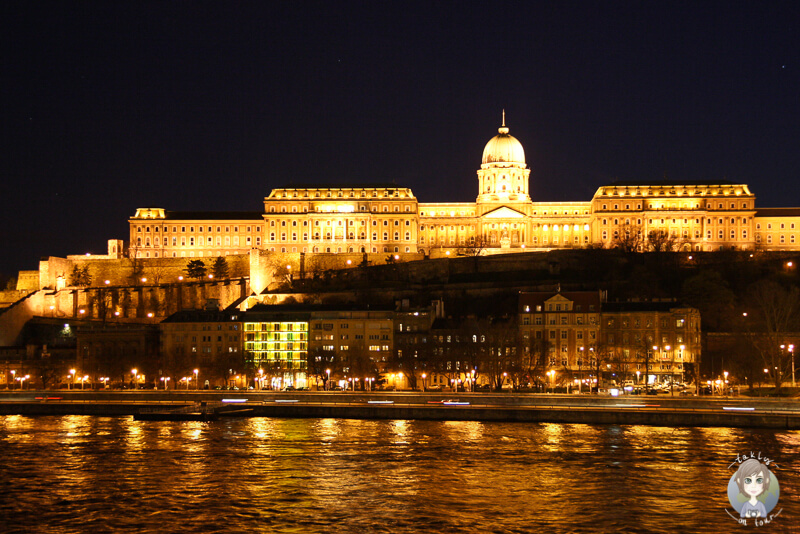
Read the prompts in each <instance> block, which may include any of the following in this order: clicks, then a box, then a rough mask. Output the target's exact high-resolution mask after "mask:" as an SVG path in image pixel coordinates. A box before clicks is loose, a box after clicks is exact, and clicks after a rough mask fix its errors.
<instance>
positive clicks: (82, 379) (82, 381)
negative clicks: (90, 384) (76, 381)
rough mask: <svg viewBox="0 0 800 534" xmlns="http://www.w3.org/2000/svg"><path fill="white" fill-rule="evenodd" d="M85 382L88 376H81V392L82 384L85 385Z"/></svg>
mask: <svg viewBox="0 0 800 534" xmlns="http://www.w3.org/2000/svg"><path fill="white" fill-rule="evenodd" d="M87 380H89V375H83V377H82V378H81V391H83V384H85V383H86V381H87Z"/></svg>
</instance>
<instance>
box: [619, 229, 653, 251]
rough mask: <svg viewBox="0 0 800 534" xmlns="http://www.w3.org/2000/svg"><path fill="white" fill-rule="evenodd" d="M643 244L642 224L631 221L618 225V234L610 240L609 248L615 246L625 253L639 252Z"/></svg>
mask: <svg viewBox="0 0 800 534" xmlns="http://www.w3.org/2000/svg"><path fill="white" fill-rule="evenodd" d="M651 233H652V232H651ZM644 245H645V237H644V233H643V231H642V226H641V225H639V224H631V223H625V224H623V225H622V226H620V229H619V234H618V235H617V236H616V237H615V238H614V240H613V241H612V242H611V248H616V249H619V250H621V251H622V252H626V253H628V252H641V251H642V249H643V248H644Z"/></svg>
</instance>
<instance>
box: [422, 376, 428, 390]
mask: <svg viewBox="0 0 800 534" xmlns="http://www.w3.org/2000/svg"><path fill="white" fill-rule="evenodd" d="M426 376H427V375H426V374H425V373H422V392H423V393H425V377H426Z"/></svg>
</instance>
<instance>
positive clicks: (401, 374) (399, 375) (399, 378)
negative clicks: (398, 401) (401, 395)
mask: <svg viewBox="0 0 800 534" xmlns="http://www.w3.org/2000/svg"><path fill="white" fill-rule="evenodd" d="M397 380H398V382H402V381H403V372H402V371H401V372H399V373H397ZM398 385H399V384H398ZM399 389H400V388H399V387H398V388H397V390H398V391H399Z"/></svg>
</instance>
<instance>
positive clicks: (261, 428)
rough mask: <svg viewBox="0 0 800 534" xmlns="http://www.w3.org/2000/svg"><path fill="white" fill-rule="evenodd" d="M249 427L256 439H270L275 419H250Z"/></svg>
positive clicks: (273, 430)
mask: <svg viewBox="0 0 800 534" xmlns="http://www.w3.org/2000/svg"><path fill="white" fill-rule="evenodd" d="M250 428H251V430H252V432H253V435H254V436H255V437H256V438H258V439H270V438H272V437H273V436H274V435H275V421H274V420H273V419H267V418H266V417H258V418H253V419H251V420H250Z"/></svg>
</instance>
